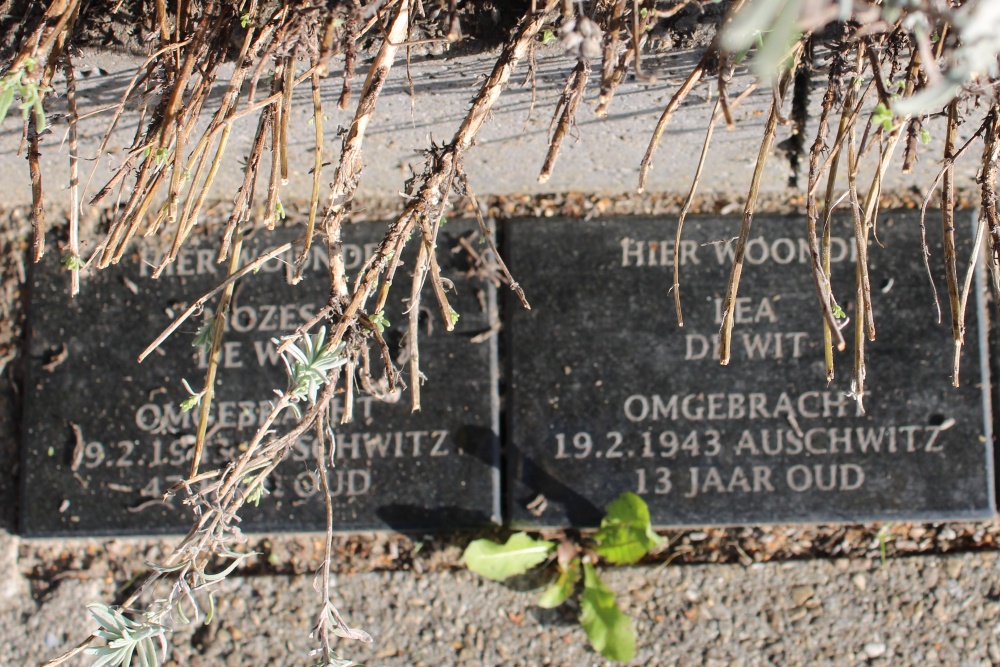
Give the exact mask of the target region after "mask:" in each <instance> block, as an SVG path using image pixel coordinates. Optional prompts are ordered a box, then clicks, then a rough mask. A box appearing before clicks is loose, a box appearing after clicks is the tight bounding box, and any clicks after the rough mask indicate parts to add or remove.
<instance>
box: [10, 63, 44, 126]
mask: <svg viewBox="0 0 1000 667" xmlns="http://www.w3.org/2000/svg"><path fill="white" fill-rule="evenodd" d="M37 64H38V63H37V62H36V61H35V59H34V58H26V59H25V61H24V68H23V69H19V70H17V71H16V72H7V74H5V75H4V76H3V77H0V123H2V122H3V121H4V119H5V118H6V117H7V112H8V111H9V110H10V107H11V105H13V104H14V96H15V95H18V96H20V98H21V104H19V105H18V109H20V110H21V115H22V116H23V117H24V120H28V117H29V116H30V115H31V113H32V112H34V115H35V131H36V132H43V131H45V128H46V127H47V126H48V125H47V122H46V120H45V109H44V107H43V106H42V96H43V94H44V93H47V92H48V91H50V90H52V89H51V88H49V87H48V86H39V85H38V84H37V83H35V82H34V81H30V80H28V81H25V79H24V74H25V72H31V71H32V70H34V69H35V66H36V65H37Z"/></svg>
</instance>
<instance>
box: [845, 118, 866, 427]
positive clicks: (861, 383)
mask: <svg viewBox="0 0 1000 667" xmlns="http://www.w3.org/2000/svg"><path fill="white" fill-rule="evenodd" d="M855 140H856V136H855V132H854V128H853V126H852V127H851V129H850V130H849V131H848V135H847V187H848V193H849V196H850V200H851V218H852V220H853V222H854V236H855V240H856V243H857V244H858V246H859V247H860V246H861V245H862V244H866V243H867V239H866V238H864V237H863V236H862V235H863V234H866V232H864V218H863V214H862V210H861V202H860V198H859V195H858V152H857V146H856V141H855ZM854 273H855V282H856V288H855V301H854V304H855V305H854V309H855V312H854V377H853V379H852V381H851V393H852V395H853V396H854V400H856V401H857V403H858V409H859V410H860V411H861V413H862V414H863V413H864V411H865V403H864V401H865V377H866V375H867V369H866V367H865V312H864V301H865V292H864V284H863V276H862V270H861V253H860V252H859V253H858V258H857V260H856V263H855V270H854Z"/></svg>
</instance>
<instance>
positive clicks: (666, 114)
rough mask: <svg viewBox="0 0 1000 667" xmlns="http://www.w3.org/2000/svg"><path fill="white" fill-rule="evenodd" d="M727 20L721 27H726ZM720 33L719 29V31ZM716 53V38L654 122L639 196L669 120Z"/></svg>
mask: <svg viewBox="0 0 1000 667" xmlns="http://www.w3.org/2000/svg"><path fill="white" fill-rule="evenodd" d="M744 1H745V0H736V2H734V3H733V5H732V7H731V8H730V9H729V16H730V17H732V16H733V15H734V14H735V13H736V12H738V11H739V10H740V7H742V6H743V3H744ZM728 22H729V19H728V18H727V19H726V22H725V23H724V24H723V25H728ZM720 33H721V29H720ZM717 52H718V37H716V38H715V39H714V40H713V41H712V44H711V45H709V47H708V48H707V49H706V50H705V53H704V54H702V56H701V60H699V61H698V64H697V65H695V67H694V69H693V70H691V73H690V74H688V77H687V79H685V80H684V83H682V84H681V87H680V88H678V89H677V92H675V93H674V95H673V97H671V98H670V101H669V102H667V106H666V108H665V109H664V110H663V113H662V114H661V115H660V119H659V120H658V121H656V127H655V128H654V129H653V136H652V137H651V138H650V140H649V146H648V147H647V148H646V154H645V155H643V156H642V163H641V164H640V165H639V187H638V189H637V191H638V192H639V193H640V194H641V193H642V192H644V191H645V190H646V177H647V176H648V175H649V170H650V169H651V168H652V166H653V155H654V154H655V153H656V149H657V147H659V145H660V140H661V139H663V133H664V132H666V131H667V125H669V124H670V119H671V118H673V115H674V112H675V111H677V109H678V108H679V107H680V105H681V102H683V101H684V98H686V97H687V96H688V94H689V93H690V92H691V91H692V90H694V87H695V86H697V85H698V83H699V82H700V81H701V80H702V78H703V77H704V76H705V71H706V69H707V68H708V65H709V63H710V62H711V60H712V58H713V57H714V56H715V55H716V53H717ZM636 68H637V69H638V62H637V63H636Z"/></svg>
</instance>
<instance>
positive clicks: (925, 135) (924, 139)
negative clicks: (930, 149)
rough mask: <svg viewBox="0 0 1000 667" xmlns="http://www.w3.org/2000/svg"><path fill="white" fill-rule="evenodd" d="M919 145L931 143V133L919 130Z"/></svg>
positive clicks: (922, 129)
mask: <svg viewBox="0 0 1000 667" xmlns="http://www.w3.org/2000/svg"><path fill="white" fill-rule="evenodd" d="M920 143H922V144H929V143H931V133H930V132H928V131H927V130H926V129H924V128H920Z"/></svg>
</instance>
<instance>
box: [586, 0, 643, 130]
mask: <svg viewBox="0 0 1000 667" xmlns="http://www.w3.org/2000/svg"><path fill="white" fill-rule="evenodd" d="M602 4H603V6H604V7H605V8H607V15H606V17H605V21H604V24H605V30H604V49H603V53H602V56H601V88H600V93H599V94H598V96H597V107H596V108H595V109H594V114H595V115H596V116H598V117H604V116H607V115H608V107H609V106H610V104H611V98H612V97H614V94H615V89H616V88H617V87H618V84H619V83H620V82H621V77H622V75H624V69H625V68H627V67H628V63H629V61H631V59H632V57H633V56H634V55H635V50H634V49H626V50H625V52H624V53H622V54H621V56H619V54H618V46H619V43H620V41H621V40H620V33H621V29H622V24H623V21H622V15H623V14H624V12H625V0H608V1H607V2H604V3H602ZM608 5H610V7H608Z"/></svg>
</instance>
